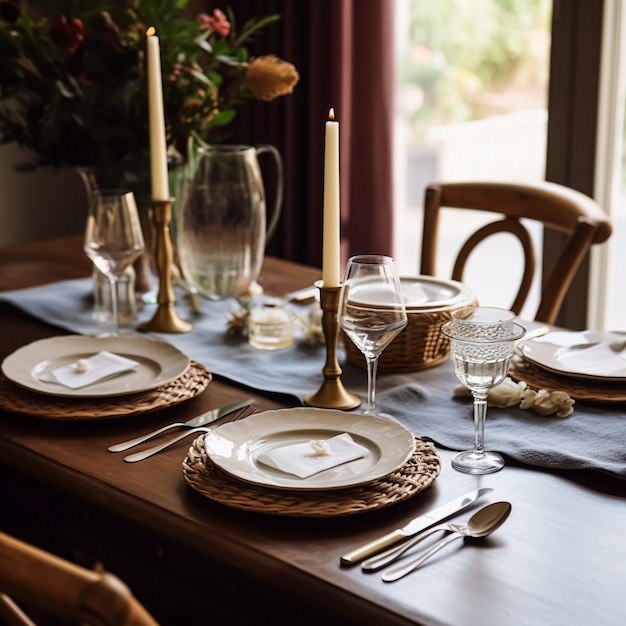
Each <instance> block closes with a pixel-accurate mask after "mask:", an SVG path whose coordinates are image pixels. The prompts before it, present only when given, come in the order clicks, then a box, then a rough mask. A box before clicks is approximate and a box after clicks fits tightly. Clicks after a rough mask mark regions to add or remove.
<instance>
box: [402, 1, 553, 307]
mask: <svg viewBox="0 0 626 626" xmlns="http://www.w3.org/2000/svg"><path fill="white" fill-rule="evenodd" d="M396 10H397V16H396V25H397V28H396V32H397V50H396V54H397V68H398V71H397V76H398V80H397V98H396V101H397V107H398V109H397V118H396V120H397V124H396V160H395V162H396V164H397V172H396V189H395V197H396V207H395V228H396V232H395V244H394V246H395V251H394V254H395V256H396V258H397V259H398V264H399V267H400V270H401V272H402V273H403V274H405V275H411V274H415V273H416V272H417V271H418V270H419V253H420V250H419V242H420V241H421V220H422V212H421V207H422V200H423V195H424V189H425V187H426V185H427V184H428V183H429V182H434V181H451V180H470V179H475V180H478V179H484V180H505V179H508V180H518V181H524V180H527V181H531V180H543V179H544V178H545V155H546V136H547V120H548V115H547V93H548V73H549V55H550V25H551V1H550V0H514V1H510V0H509V1H507V2H504V1H503V0H473V1H472V2H467V1H466V0H438V2H432V1H431V0H397V2H396ZM484 221H493V217H488V218H486V219H485V220H484ZM477 226H478V222H476V221H473V222H472V223H471V224H470V223H467V222H459V220H458V218H456V219H454V220H449V221H445V216H444V221H443V222H442V224H441V228H442V233H444V232H445V234H446V236H445V241H443V240H442V245H441V246H440V249H441V252H442V254H441V258H439V259H438V274H439V275H440V276H445V277H449V276H450V274H451V271H452V260H453V258H454V257H455V256H456V252H457V251H458V248H459V246H460V244H461V243H462V240H461V235H463V233H469V232H471V231H472V230H474V229H475V227H477ZM541 234H542V233H541V232H540V230H534V231H533V237H534V238H535V241H536V245H537V249H538V251H539V252H540V251H541V244H542V242H541ZM498 237H499V238H501V239H500V241H499V245H500V246H502V248H503V249H506V250H507V254H511V249H510V246H509V244H510V241H509V240H511V238H512V236H511V235H506V234H503V235H498ZM494 243H496V242H495V241H494ZM512 254H514V255H515V257H516V259H519V260H518V261H517V260H516V262H518V263H519V264H520V265H521V262H522V258H523V255H522V251H521V248H520V249H519V250H516V251H515V252H512ZM466 282H467V283H468V284H469V285H471V287H472V289H473V290H474V291H475V292H476V293H477V295H478V297H479V300H480V301H481V303H483V304H495V303H500V304H502V302H503V301H507V298H509V299H510V301H511V302H512V301H513V295H514V289H513V288H514V285H512V284H511V281H510V279H509V277H508V276H498V275H497V267H495V268H494V264H493V257H492V256H491V255H490V256H489V257H486V256H485V257H482V258H481V256H480V253H478V254H477V255H476V256H473V257H472V258H471V260H470V264H469V266H468V268H467V272H466ZM538 290H539V285H538V284H536V285H535V286H534V287H533V291H532V293H531V296H530V297H529V301H528V303H527V306H526V307H525V309H524V311H522V315H524V313H525V312H528V313H529V314H532V313H534V310H535V309H536V307H537V304H538V301H539V296H538ZM508 291H510V293H509V292H508Z"/></svg>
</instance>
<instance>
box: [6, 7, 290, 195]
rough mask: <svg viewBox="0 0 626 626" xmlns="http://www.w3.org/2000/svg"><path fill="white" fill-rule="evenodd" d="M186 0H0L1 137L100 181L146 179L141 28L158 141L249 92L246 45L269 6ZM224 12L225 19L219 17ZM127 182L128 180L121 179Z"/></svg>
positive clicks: (175, 140) (213, 133)
mask: <svg viewBox="0 0 626 626" xmlns="http://www.w3.org/2000/svg"><path fill="white" fill-rule="evenodd" d="M187 4H188V0H104V1H98V2H94V1H93V0H45V1H44V0H41V1H33V2H29V3H28V7H27V6H26V5H25V4H21V3H20V1H19V0H0V143H10V142H15V143H17V144H19V145H20V146H22V147H24V148H27V149H29V150H30V151H31V152H32V155H33V157H32V159H31V160H29V161H28V162H27V163H24V164H21V165H20V168H21V169H23V170H30V169H33V168H36V167H39V166H41V165H52V166H54V167H61V166H68V165H69V166H81V167H91V168H92V169H93V170H94V171H95V172H97V173H98V175H99V176H100V180H101V182H102V184H116V185H118V186H119V185H121V184H124V183H126V184H128V185H132V183H133V181H136V180H137V179H138V178H146V173H147V171H148V167H149V166H148V163H149V133H148V98H147V85H146V72H145V41H146V30H147V28H148V27H149V26H154V27H155V28H156V31H157V35H158V36H159V39H160V46H161V59H162V74H163V91H164V108H165V119H166V134H167V140H168V145H170V146H171V147H173V148H176V149H177V150H178V151H179V152H184V150H185V148H186V146H187V141H188V138H189V136H190V135H191V134H192V133H193V134H196V135H198V136H199V137H202V138H204V139H205V140H207V141H219V140H220V138H223V135H220V130H221V129H223V128H224V127H225V126H226V125H227V124H229V123H230V122H231V121H232V120H233V118H234V117H235V115H236V111H237V107H238V106H240V105H241V104H243V103H244V102H245V101H246V100H249V99H253V98H255V95H254V94H253V93H252V92H251V91H250V90H249V89H248V88H247V86H246V83H245V75H246V70H247V67H248V59H249V56H250V55H249V52H248V50H247V48H246V44H247V42H249V41H250V40H251V39H252V38H253V37H254V36H255V35H256V34H257V33H258V32H259V31H260V29H262V28H264V27H265V26H268V25H269V24H272V23H273V22H275V21H276V20H278V19H279V16H276V15H272V16H267V17H264V18H262V19H259V20H258V21H250V22H248V23H247V24H245V25H244V27H243V29H242V30H241V32H239V33H238V32H237V31H236V29H235V24H234V16H233V15H232V14H229V16H228V18H227V17H226V16H225V15H223V14H221V13H220V12H218V11H215V12H214V13H213V14H212V15H211V16H208V15H203V16H202V17H201V16H199V17H198V19H189V18H188V17H186V13H185V12H186V8H187ZM229 22H230V23H229ZM131 188H132V187H131Z"/></svg>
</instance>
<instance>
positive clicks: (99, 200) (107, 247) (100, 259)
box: [84, 189, 144, 336]
mask: <svg viewBox="0 0 626 626" xmlns="http://www.w3.org/2000/svg"><path fill="white" fill-rule="evenodd" d="M84 250H85V254H86V255H87V256H88V257H89V258H90V259H91V261H92V263H93V264H94V265H95V266H96V268H97V269H98V270H100V272H102V273H103V274H104V275H105V276H106V277H107V278H108V279H109V282H110V284H111V319H112V329H111V334H112V335H114V336H116V335H118V334H119V316H118V301H117V280H118V278H119V276H120V274H122V272H123V271H124V270H125V269H126V268H127V267H128V266H129V265H130V264H131V263H132V262H133V261H134V260H135V259H137V258H138V257H139V256H140V255H141V253H142V252H143V250H144V241H143V233H142V231H141V223H140V221H139V214H138V212H137V205H136V204H135V196H134V195H133V193H132V192H130V191H125V190H121V189H104V190H99V191H96V192H94V193H93V197H92V200H91V205H90V207H89V215H88V217H87V227H86V229H85V242H84Z"/></svg>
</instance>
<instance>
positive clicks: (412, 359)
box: [342, 283, 478, 373]
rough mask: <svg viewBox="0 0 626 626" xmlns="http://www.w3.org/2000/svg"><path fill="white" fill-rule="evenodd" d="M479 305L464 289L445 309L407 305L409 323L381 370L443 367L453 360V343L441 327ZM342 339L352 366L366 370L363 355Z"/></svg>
mask: <svg viewBox="0 0 626 626" xmlns="http://www.w3.org/2000/svg"><path fill="white" fill-rule="evenodd" d="M457 284H458V283H457ZM477 305H478V300H477V299H476V297H475V295H474V294H473V293H472V292H471V291H470V290H469V289H464V290H463V291H462V292H461V294H460V297H459V298H458V299H455V300H454V302H452V303H449V304H446V305H445V306H441V307H424V308H420V307H412V306H409V305H407V317H408V323H407V325H406V327H405V328H404V330H402V332H401V333H400V334H399V335H398V336H397V337H396V338H395V339H394V340H393V341H392V342H391V343H390V344H389V345H388V346H387V347H386V348H385V350H384V351H383V353H382V354H381V356H380V359H379V361H378V370H379V371H381V372H390V373H392V372H396V373H399V372H418V371H420V370H425V369H428V368H430V367H434V366H435V365H439V364H440V363H443V362H444V361H445V360H446V359H447V358H448V357H449V356H450V341H449V340H448V339H446V338H445V337H444V336H443V334H442V333H441V332H440V329H441V326H442V325H443V324H444V323H445V322H447V321H448V320H450V319H451V318H452V313H453V312H454V311H457V310H458V309H462V308H463V307H467V306H477ZM342 337H343V342H344V344H345V348H346V357H347V360H348V363H350V364H351V365H355V366H357V367H362V368H365V367H366V363H365V357H364V356H363V354H362V353H361V352H360V351H359V349H358V348H357V347H356V346H355V345H354V344H353V343H352V341H350V339H349V338H348V337H347V336H346V335H345V334H344V333H343V332H342Z"/></svg>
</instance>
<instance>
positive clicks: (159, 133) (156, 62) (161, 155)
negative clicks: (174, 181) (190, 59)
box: [146, 26, 170, 200]
mask: <svg viewBox="0 0 626 626" xmlns="http://www.w3.org/2000/svg"><path fill="white" fill-rule="evenodd" d="M146 35H147V37H146V49H147V57H148V110H149V113H150V174H151V178H152V199H153V200H169V198H170V192H169V182H168V178H167V146H166V143H165V116H164V114H163V82H162V79H161V50H160V46H159V38H158V37H157V36H156V30H155V29H154V27H152V26H151V27H150V28H148V30H147V31H146Z"/></svg>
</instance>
